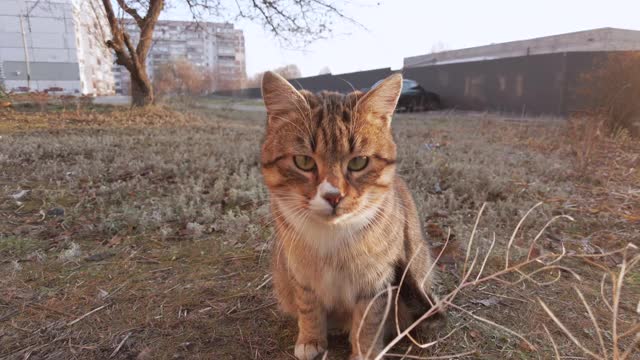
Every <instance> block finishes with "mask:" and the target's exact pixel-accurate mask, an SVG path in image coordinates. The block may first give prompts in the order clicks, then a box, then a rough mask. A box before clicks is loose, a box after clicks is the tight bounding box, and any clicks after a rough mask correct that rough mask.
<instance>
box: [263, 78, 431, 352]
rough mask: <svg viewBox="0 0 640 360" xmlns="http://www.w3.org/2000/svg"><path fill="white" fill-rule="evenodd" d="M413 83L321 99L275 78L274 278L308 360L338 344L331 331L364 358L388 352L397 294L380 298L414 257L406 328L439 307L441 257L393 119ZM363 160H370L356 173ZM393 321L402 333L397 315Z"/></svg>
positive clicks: (268, 160) (269, 165)
mask: <svg viewBox="0 0 640 360" xmlns="http://www.w3.org/2000/svg"><path fill="white" fill-rule="evenodd" d="M401 85H402V77H401V76H400V75H392V76H391V77H389V78H387V79H386V80H385V81H384V82H382V83H381V84H380V85H379V86H377V87H376V88H374V89H373V90H371V91H369V92H368V93H366V94H363V93H360V92H353V93H351V94H348V95H342V94H338V93H329V92H324V93H320V94H312V93H310V92H307V91H297V90H295V89H294V88H293V87H292V86H291V85H290V84H289V83H288V82H287V81H286V80H284V79H283V78H281V77H280V76H278V75H276V74H274V73H270V72H268V73H266V74H265V75H264V78H263V84H262V89H263V98H264V101H265V105H266V107H267V113H268V120H267V131H266V135H265V139H264V143H263V145H262V154H261V161H262V172H263V175H264V181H265V184H266V185H267V187H268V189H269V191H270V194H271V211H272V215H273V217H274V221H275V228H276V233H277V234H276V235H277V240H276V242H275V246H274V248H273V283H274V286H275V292H276V296H277V298H278V300H279V303H280V305H281V308H282V310H283V311H284V312H285V313H287V314H291V315H293V316H294V317H295V318H296V319H297V321H298V328H299V334H298V339H297V342H296V347H295V355H296V357H298V358H299V359H313V358H314V357H315V356H316V355H318V354H320V353H321V352H322V351H324V350H325V349H327V331H328V328H329V327H330V326H337V327H339V328H341V329H344V330H346V331H348V332H349V333H350V341H351V344H352V354H353V358H364V356H365V354H367V352H369V350H371V351H370V353H371V354H372V355H375V354H377V353H378V352H379V351H380V350H381V348H382V346H383V338H384V335H381V336H377V337H376V332H377V330H378V328H379V326H380V325H381V324H382V319H383V318H384V315H385V313H384V312H385V307H386V296H379V297H378V298H377V300H375V301H373V302H372V300H373V298H374V297H375V295H376V294H378V293H380V292H382V291H384V290H385V289H386V288H387V287H388V286H392V285H397V284H398V282H399V278H400V277H401V276H402V273H403V271H404V269H405V268H406V267H407V264H408V263H409V262H410V259H412V258H413V261H411V262H410V268H409V270H408V272H407V275H408V276H407V277H406V278H405V281H404V283H403V284H404V285H403V287H402V289H401V292H400V295H401V300H400V305H399V312H400V317H401V318H402V319H403V321H402V322H403V323H404V324H402V325H403V326H406V325H405V324H406V322H407V321H410V320H412V319H413V318H415V316H416V314H422V313H423V312H424V311H426V310H427V309H428V307H429V301H430V300H429V298H428V297H429V294H430V289H431V279H432V274H431V273H432V272H433V271H429V270H432V268H433V266H432V260H431V257H430V253H429V249H428V246H427V243H426V241H424V239H423V237H422V231H421V227H420V222H419V219H418V214H417V212H416V208H415V205H414V202H413V199H412V197H411V194H410V193H409V191H408V189H407V187H406V185H405V183H404V182H403V181H402V180H401V179H400V178H399V177H398V176H397V175H396V172H395V170H396V145H395V143H394V141H393V137H392V134H391V128H390V122H391V117H392V115H393V111H394V108H395V105H396V102H397V99H398V96H399V93H400V89H401ZM295 156H307V157H310V158H311V159H312V160H309V159H308V158H305V159H307V160H306V161H312V162H313V164H314V168H313V169H312V170H307V171H305V170H302V168H300V167H299V166H297V165H296V162H295V160H294V157H295ZM359 156H362V157H366V159H367V164H366V167H365V168H364V169H362V170H360V171H350V170H349V166H350V165H348V164H349V161H350V160H351V159H354V158H355V157H359ZM309 164H310V163H309ZM336 202H337V206H335V207H334V206H333V205H332V204H335V203H336ZM370 302H372V306H371V308H370V310H369V313H368V315H367V316H366V318H364V319H363V313H364V311H365V308H366V307H367V305H368V304H369V303H370ZM389 318H390V319H392V318H394V317H393V316H389ZM383 326H384V330H385V332H387V333H388V332H389V331H390V330H391V329H395V324H394V323H393V322H392V321H386V322H385V323H384V325H383ZM359 327H360V332H359V334H358V331H357V330H358V328H359ZM394 331H395V330H394Z"/></svg>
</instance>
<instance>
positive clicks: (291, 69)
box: [246, 64, 302, 88]
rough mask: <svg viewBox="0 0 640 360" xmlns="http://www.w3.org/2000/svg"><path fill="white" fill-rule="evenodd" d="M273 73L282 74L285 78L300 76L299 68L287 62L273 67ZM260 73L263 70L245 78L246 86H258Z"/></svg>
mask: <svg viewBox="0 0 640 360" xmlns="http://www.w3.org/2000/svg"><path fill="white" fill-rule="evenodd" d="M271 71H273V72H274V73H276V74H278V75H280V76H282V77H283V78H285V79H295V78H299V77H302V73H301V72H300V68H299V67H298V65H296V64H289V65H285V66H281V67H279V68H275V69H273V70H271ZM262 75H264V72H259V73H256V74H254V75H253V76H252V77H250V78H249V79H248V80H247V84H246V86H247V87H249V88H251V87H260V83H261V82H262Z"/></svg>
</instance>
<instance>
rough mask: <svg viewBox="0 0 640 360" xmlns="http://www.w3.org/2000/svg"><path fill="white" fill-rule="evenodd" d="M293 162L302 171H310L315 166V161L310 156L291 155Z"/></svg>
mask: <svg viewBox="0 0 640 360" xmlns="http://www.w3.org/2000/svg"><path fill="white" fill-rule="evenodd" d="M293 163H294V164H296V166H297V167H298V169H300V170H302V171H311V170H313V168H315V167H316V162H315V161H313V158H311V156H306V155H296V156H294V157H293Z"/></svg>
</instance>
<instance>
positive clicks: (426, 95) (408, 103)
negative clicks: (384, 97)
mask: <svg viewBox="0 0 640 360" xmlns="http://www.w3.org/2000/svg"><path fill="white" fill-rule="evenodd" d="M380 82H382V80H380V81H378V82H376V83H375V84H373V86H372V87H371V88H370V89H373V88H374V87H376V86H378V84H379V83H380ZM362 90H364V91H367V90H369V89H362ZM441 108H442V101H441V100H440V96H439V95H438V94H436V93H434V92H432V91H428V90H425V89H424V88H423V87H422V86H420V84H418V82H417V81H415V80H411V79H403V80H402V91H401V92H400V98H399V99H398V105H397V106H396V111H400V110H403V111H407V112H414V111H429V110H438V109H441Z"/></svg>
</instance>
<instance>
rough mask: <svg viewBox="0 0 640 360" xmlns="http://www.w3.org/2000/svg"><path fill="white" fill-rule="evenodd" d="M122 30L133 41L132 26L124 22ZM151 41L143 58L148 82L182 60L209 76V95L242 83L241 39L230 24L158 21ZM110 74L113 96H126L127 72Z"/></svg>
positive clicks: (135, 31)
mask: <svg viewBox="0 0 640 360" xmlns="http://www.w3.org/2000/svg"><path fill="white" fill-rule="evenodd" d="M125 27H126V29H127V32H128V33H129V34H130V35H131V37H132V38H133V39H134V41H137V39H138V37H139V36H140V31H139V28H138V27H137V26H136V24H135V23H133V22H127V23H126V24H125ZM153 39H154V40H153V44H152V46H151V49H150V51H149V56H148V57H147V69H148V70H149V76H150V77H151V78H152V79H153V75H154V73H155V72H157V71H158V69H159V67H160V66H161V65H163V64H167V63H171V62H175V61H180V60H186V61H188V62H190V63H192V64H193V65H195V66H196V67H198V68H200V69H201V70H203V71H210V72H211V73H213V75H214V76H213V82H212V84H211V89H210V90H211V91H213V90H218V89H230V88H240V87H242V86H243V85H244V82H245V81H246V71H245V47H244V35H243V32H242V30H238V29H235V28H234V26H233V24H229V23H213V22H200V23H196V22H191V21H158V23H157V24H156V27H155V29H154V33H153ZM113 71H114V74H115V78H116V83H115V84H116V92H117V93H120V94H130V91H131V80H130V78H129V73H128V71H127V69H125V68H124V67H122V66H119V65H116V66H115V67H114V69H113Z"/></svg>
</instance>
